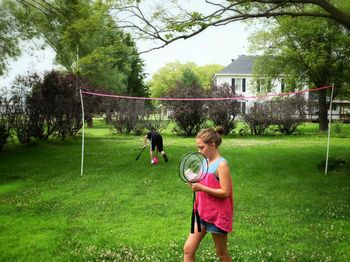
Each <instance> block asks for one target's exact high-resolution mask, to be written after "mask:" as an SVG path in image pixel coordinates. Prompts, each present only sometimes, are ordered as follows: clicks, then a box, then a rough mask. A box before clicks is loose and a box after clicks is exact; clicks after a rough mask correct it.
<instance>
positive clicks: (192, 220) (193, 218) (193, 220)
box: [191, 208, 195, 234]
mask: <svg viewBox="0 0 350 262" xmlns="http://www.w3.org/2000/svg"><path fill="white" fill-rule="evenodd" d="M194 223H195V215H194V210H193V208H192V218H191V234H194Z"/></svg>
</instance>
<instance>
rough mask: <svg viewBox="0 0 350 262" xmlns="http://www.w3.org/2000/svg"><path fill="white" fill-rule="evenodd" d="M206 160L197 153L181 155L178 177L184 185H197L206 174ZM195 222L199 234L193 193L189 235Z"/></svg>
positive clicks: (198, 222) (192, 231) (207, 165)
mask: <svg viewBox="0 0 350 262" xmlns="http://www.w3.org/2000/svg"><path fill="white" fill-rule="evenodd" d="M208 167H209V163H208V159H207V158H206V157H205V156H204V155H203V154H202V153H199V152H195V153H187V154H185V155H183V156H182V157H181V159H180V163H179V175H180V178H181V180H182V181H184V182H186V183H199V182H200V181H201V180H202V179H203V178H204V177H205V176H206V175H207V173H208ZM195 220H196V222H197V227H198V232H201V231H202V230H201V225H200V217H199V214H198V211H197V207H196V192H193V208H192V220H191V233H192V234H193V233H194V224H195Z"/></svg>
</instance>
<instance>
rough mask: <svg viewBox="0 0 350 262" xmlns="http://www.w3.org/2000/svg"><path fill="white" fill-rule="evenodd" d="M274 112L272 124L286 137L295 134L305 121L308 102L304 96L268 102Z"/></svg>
mask: <svg viewBox="0 0 350 262" xmlns="http://www.w3.org/2000/svg"><path fill="white" fill-rule="evenodd" d="M267 103H269V104H270V107H271V109H270V112H272V124H275V125H277V127H278V130H279V131H280V132H281V133H282V134H284V135H290V134H293V133H294V132H295V131H296V129H297V127H298V126H299V125H300V124H302V123H303V122H304V121H305V116H306V114H305V112H306V102H305V99H304V98H303V96H301V95H295V96H292V97H284V98H278V99H276V100H273V101H269V102H267Z"/></svg>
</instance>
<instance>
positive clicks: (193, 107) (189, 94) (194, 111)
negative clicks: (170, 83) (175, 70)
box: [167, 69, 206, 136]
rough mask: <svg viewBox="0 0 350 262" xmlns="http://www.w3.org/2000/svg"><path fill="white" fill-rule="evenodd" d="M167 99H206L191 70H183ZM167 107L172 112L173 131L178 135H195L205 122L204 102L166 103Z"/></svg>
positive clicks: (197, 79)
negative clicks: (174, 124) (174, 125)
mask: <svg viewBox="0 0 350 262" xmlns="http://www.w3.org/2000/svg"><path fill="white" fill-rule="evenodd" d="M167 96H169V97H181V98H194V97H195V98H201V97H206V93H205V91H204V90H203V89H202V88H201V86H200V81H199V78H198V77H197V76H196V74H195V73H194V72H193V71H192V70H191V69H185V70H184V72H183V75H182V78H181V80H180V81H179V82H178V83H177V85H176V88H175V89H173V90H171V91H170V92H169V93H168V95H167ZM167 105H168V106H169V107H170V108H171V110H172V111H173V115H172V118H173V119H174V121H175V123H176V127H175V128H174V131H175V132H176V133H177V134H180V135H186V136H191V135H195V134H196V133H198V132H199V130H200V129H201V128H202V126H203V124H204V123H205V120H206V114H205V108H204V105H205V103H204V101H168V102H167Z"/></svg>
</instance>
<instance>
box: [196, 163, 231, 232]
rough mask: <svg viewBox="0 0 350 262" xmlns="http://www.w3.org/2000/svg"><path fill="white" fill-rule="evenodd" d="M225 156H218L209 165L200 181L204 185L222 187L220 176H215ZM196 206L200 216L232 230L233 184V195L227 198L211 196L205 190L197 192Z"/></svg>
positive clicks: (223, 228)
mask: <svg viewBox="0 0 350 262" xmlns="http://www.w3.org/2000/svg"><path fill="white" fill-rule="evenodd" d="M222 161H226V160H225V159H224V158H222V157H220V158H218V159H217V160H216V161H215V162H214V163H212V164H210V165H209V170H208V174H207V175H206V176H205V177H204V179H203V180H202V181H201V182H200V183H201V184H202V185H204V186H207V187H210V188H215V189H216V188H221V186H220V182H219V179H218V177H216V176H215V173H216V170H217V168H218V166H219V164H220V163H221V162H222ZM196 206H197V209H198V213H199V216H200V218H201V219H202V220H204V221H205V222H207V223H211V224H214V225H215V226H217V227H218V228H220V229H222V230H224V231H226V232H232V221H233V195H232V185H231V195H230V196H229V197H227V198H218V197H214V196H210V195H208V194H207V193H205V192H201V191H200V192H197V195H196Z"/></svg>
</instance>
